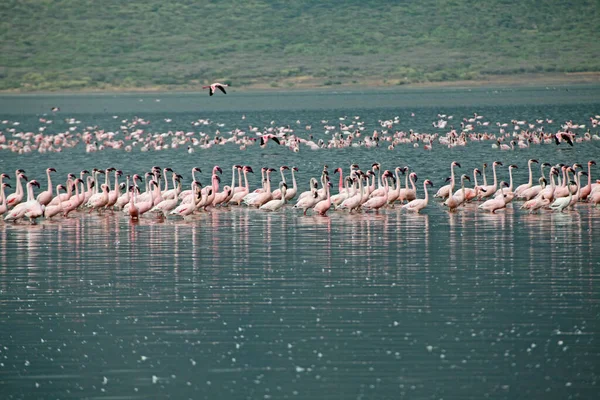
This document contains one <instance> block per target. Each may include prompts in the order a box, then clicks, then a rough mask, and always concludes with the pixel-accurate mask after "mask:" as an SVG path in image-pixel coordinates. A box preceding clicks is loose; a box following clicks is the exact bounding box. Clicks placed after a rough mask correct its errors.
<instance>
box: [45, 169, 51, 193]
mask: <svg viewBox="0 0 600 400" xmlns="http://www.w3.org/2000/svg"><path fill="white" fill-rule="evenodd" d="M46 176H47V177H48V191H49V192H50V195H52V179H51V178H50V170H48V171H46Z"/></svg>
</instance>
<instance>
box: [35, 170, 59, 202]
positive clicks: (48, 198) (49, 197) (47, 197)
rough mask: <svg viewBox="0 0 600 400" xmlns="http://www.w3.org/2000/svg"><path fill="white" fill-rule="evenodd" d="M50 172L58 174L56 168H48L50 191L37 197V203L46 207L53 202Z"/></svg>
mask: <svg viewBox="0 0 600 400" xmlns="http://www.w3.org/2000/svg"><path fill="white" fill-rule="evenodd" d="M50 172H56V170H55V169H54V168H46V176H47V177H48V190H46V191H44V192H41V193H40V194H38V196H37V201H38V202H39V203H40V204H41V205H43V206H46V205H48V203H50V201H51V200H52V179H50Z"/></svg>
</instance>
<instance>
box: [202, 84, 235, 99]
mask: <svg viewBox="0 0 600 400" xmlns="http://www.w3.org/2000/svg"><path fill="white" fill-rule="evenodd" d="M227 86H229V85H228V84H226V83H219V82H215V83H212V84H210V85H208V86H202V89H209V90H208V94H209V95H211V96H212V95H213V94H214V93H215V90H216V89H219V90H220V91H221V92H223V93H225V94H227V92H226V91H225V88H226V87H227Z"/></svg>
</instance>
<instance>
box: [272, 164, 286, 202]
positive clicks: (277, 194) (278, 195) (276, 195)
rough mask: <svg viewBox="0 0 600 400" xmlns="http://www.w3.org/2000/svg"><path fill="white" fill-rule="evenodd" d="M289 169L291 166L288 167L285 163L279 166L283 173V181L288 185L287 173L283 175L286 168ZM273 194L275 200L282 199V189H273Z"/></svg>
mask: <svg viewBox="0 0 600 400" xmlns="http://www.w3.org/2000/svg"><path fill="white" fill-rule="evenodd" d="M286 169H287V170H289V169H290V167H288V166H287V165H283V166H281V167H279V173H280V174H281V182H283V183H285V184H286V187H287V182H286V181H285V175H283V171H284V170H286ZM271 194H272V195H273V200H279V199H281V190H280V189H275V190H273V193H271Z"/></svg>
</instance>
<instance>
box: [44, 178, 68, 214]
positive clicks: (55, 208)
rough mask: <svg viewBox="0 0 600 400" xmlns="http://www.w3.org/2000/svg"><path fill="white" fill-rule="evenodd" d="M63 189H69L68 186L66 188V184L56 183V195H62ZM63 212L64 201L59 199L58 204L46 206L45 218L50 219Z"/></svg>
mask: <svg viewBox="0 0 600 400" xmlns="http://www.w3.org/2000/svg"><path fill="white" fill-rule="evenodd" d="M61 190H67V188H65V187H64V185H62V184H59V185H56V195H57V196H58V195H60V191H61ZM38 198H39V196H38ZM38 201H39V200H38ZM61 212H63V203H62V201H59V202H58V203H57V204H48V205H47V206H46V208H45V209H44V218H45V219H50V218H52V217H54V216H55V215H58V214H60V213H61Z"/></svg>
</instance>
